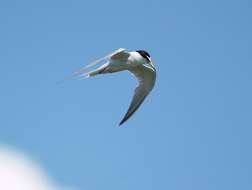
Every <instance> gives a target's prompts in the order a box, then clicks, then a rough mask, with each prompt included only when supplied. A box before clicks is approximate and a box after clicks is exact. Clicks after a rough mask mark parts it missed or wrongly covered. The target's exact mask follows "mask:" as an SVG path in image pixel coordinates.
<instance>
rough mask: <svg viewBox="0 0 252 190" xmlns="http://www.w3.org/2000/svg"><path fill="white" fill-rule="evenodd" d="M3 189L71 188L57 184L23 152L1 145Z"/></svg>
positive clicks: (0, 168) (1, 184)
mask: <svg viewBox="0 0 252 190" xmlns="http://www.w3.org/2000/svg"><path fill="white" fill-rule="evenodd" d="M0 189H1V190H62V189H64V190H66V189H67V190H69V188H61V187H58V186H56V185H55V184H54V183H53V182H52V180H51V178H50V177H49V176H48V175H46V173H45V171H43V170H42V169H41V168H40V167H39V166H38V165H37V164H35V162H34V161H31V160H30V159H28V157H27V156H25V155H24V154H23V153H21V152H19V151H16V150H13V149H10V148H7V147H1V146H0Z"/></svg>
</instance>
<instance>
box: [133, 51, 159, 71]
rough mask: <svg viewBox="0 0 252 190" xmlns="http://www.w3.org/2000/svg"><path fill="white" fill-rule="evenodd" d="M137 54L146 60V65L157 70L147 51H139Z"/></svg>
mask: <svg viewBox="0 0 252 190" xmlns="http://www.w3.org/2000/svg"><path fill="white" fill-rule="evenodd" d="M136 52H138V53H139V54H140V55H141V56H142V57H143V58H144V59H145V60H146V63H147V64H148V65H150V66H151V67H152V68H154V69H155V67H154V64H153V62H152V60H151V56H150V54H149V53H148V52H147V51H145V50H137V51H136Z"/></svg>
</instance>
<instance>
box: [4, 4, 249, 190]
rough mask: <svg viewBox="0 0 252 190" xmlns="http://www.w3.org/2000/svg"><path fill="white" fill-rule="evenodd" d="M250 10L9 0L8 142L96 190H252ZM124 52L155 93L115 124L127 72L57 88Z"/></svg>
mask: <svg viewBox="0 0 252 190" xmlns="http://www.w3.org/2000/svg"><path fill="white" fill-rule="evenodd" d="M251 7H252V3H251V1H248V0H247V1H246V0H241V1H234V0H231V1H227V0H221V1H217V0H213V1H199V0H189V1H186V0H179V1H165V0H163V1H160V0H159V1H157V0H149V1H144V0H142V1H133V0H128V1H113V0H108V1H97V0H92V1H80V0H76V1H59V0H56V1H49V0H45V1H28V0H24V1H12V0H10V1H1V2H0V23H1V30H0V70H1V75H0V86H1V94H0V96H1V98H0V105H1V107H0V115H1V120H0V143H1V144H6V145H9V146H13V147H15V148H18V149H20V150H22V151H24V152H26V153H27V154H28V155H30V156H31V157H33V158H34V159H36V160H38V162H39V163H40V165H42V166H43V167H44V168H45V169H46V170H47V171H48V173H49V174H50V175H51V176H52V177H53V178H54V179H55V180H56V181H57V182H58V183H61V184H68V185H70V186H74V187H77V188H78V189H83V190H85V189H88V190H100V189H103V190H104V189H109V190H118V189H120V190H128V189H131V190H139V189H145V190H153V189H176V190H185V189H186V190H202V189H204V190H212V189H215V190H223V189H229V190H236V189H243V190H249V189H252V183H251V177H252V172H251V171H252V164H251V160H252V153H251V145H252V139H251V133H252V129H251V126H252V119H251V118H252V117H251V115H252V100H251V97H252V90H251V83H252V73H251V72H252V66H251V61H252V56H251V49H252V47H251V44H252V36H251V34H252V27H251V19H252V13H251ZM119 47H123V48H126V49H129V50H136V49H145V50H147V51H148V52H150V54H151V56H152V59H153V60H154V63H155V65H156V67H157V72H158V73H157V81H156V86H155V88H154V90H153V91H152V93H151V94H150V96H149V97H148V98H147V99H146V101H145V102H144V104H143V105H142V107H141V108H140V109H139V111H138V112H137V113H136V114H135V115H134V116H133V117H132V118H131V119H130V120H129V121H128V122H127V123H125V124H124V125H123V127H118V123H119V121H120V119H121V118H122V116H123V115H124V113H125V111H126V110H127V107H128V105H129V103H130V99H131V97H132V93H133V90H134V87H135V85H136V81H135V80H134V78H133V77H132V76H131V75H129V74H128V73H127V72H124V73H116V74H113V75H106V76H99V77H96V78H91V79H89V80H84V81H70V82H66V83H63V84H58V81H60V80H62V79H63V78H64V77H65V76H67V75H69V74H71V73H72V72H73V71H75V70H76V69H78V68H80V67H82V66H83V65H85V64H87V63H89V62H90V61H93V60H94V59H96V58H99V57H101V56H103V55H105V54H107V53H109V52H111V51H113V50H115V49H117V48H119Z"/></svg>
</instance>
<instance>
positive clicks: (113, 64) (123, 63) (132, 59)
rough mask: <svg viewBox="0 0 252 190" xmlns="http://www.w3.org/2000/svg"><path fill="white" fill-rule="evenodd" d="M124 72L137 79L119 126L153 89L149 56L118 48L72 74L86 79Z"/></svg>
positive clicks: (143, 52) (145, 53) (151, 65)
mask: <svg viewBox="0 0 252 190" xmlns="http://www.w3.org/2000/svg"><path fill="white" fill-rule="evenodd" d="M102 61H106V62H105V63H104V64H103V65H101V66H100V67H98V68H97V69H95V70H91V71H89V72H87V69H90V68H91V67H93V66H95V65H97V64H99V63H101V62H102ZM124 70H128V71H129V72H131V73H132V74H133V75H134V76H135V77H136V78H137V80H138V86H137V87H136V89H135V92H134V96H133V99H132V101H131V104H130V106H129V108H128V111H127V113H126V114H125V116H124V117H123V119H122V121H121V122H120V124H119V125H121V124H123V123H124V122H125V121H127V120H128V119H129V118H130V117H131V116H132V115H133V114H134V113H135V111H136V110H137V109H138V108H139V106H140V105H141V104H142V102H143V101H144V99H145V98H146V96H147V95H148V94H149V93H150V91H151V90H152V88H153V87H154V84H155V80H156V69H155V67H154V65H153V63H152V61H151V58H150V55H149V54H148V53H147V52H146V51H144V50H138V51H132V52H127V51H126V50H125V49H123V48H120V49H118V50H116V51H114V52H112V53H110V54H109V55H107V56H105V57H103V58H101V59H98V60H96V61H94V62H93V63H91V64H89V65H87V66H85V67H83V68H81V69H80V70H79V71H77V72H76V73H74V76H80V77H81V78H88V77H92V76H96V75H99V74H106V73H114V72H120V71H124Z"/></svg>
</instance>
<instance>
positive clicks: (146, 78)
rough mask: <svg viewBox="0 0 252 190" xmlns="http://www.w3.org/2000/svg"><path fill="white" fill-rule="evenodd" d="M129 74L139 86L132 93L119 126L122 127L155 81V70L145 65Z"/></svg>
mask: <svg viewBox="0 0 252 190" xmlns="http://www.w3.org/2000/svg"><path fill="white" fill-rule="evenodd" d="M130 72H131V73H132V74H133V75H134V76H135V77H136V78H137V80H138V83H139V84H138V86H137V87H136V89H135V91H134V96H133V99H132V101H131V104H130V107H129V109H128V111H127V113H126V114H125V116H124V118H123V119H122V121H121V122H120V124H119V125H122V124H123V123H124V122H125V121H127V120H128V119H129V118H130V117H131V116H132V115H133V114H134V113H135V111H136V110H137V109H138V108H139V107H140V105H141V104H142V103H143V101H144V99H145V98H146V97H147V95H148V94H149V93H150V91H151V90H152V88H153V87H154V84H155V81H156V71H155V69H153V68H151V67H149V66H147V65H140V66H138V67H136V68H135V69H133V70H131V71H130Z"/></svg>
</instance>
